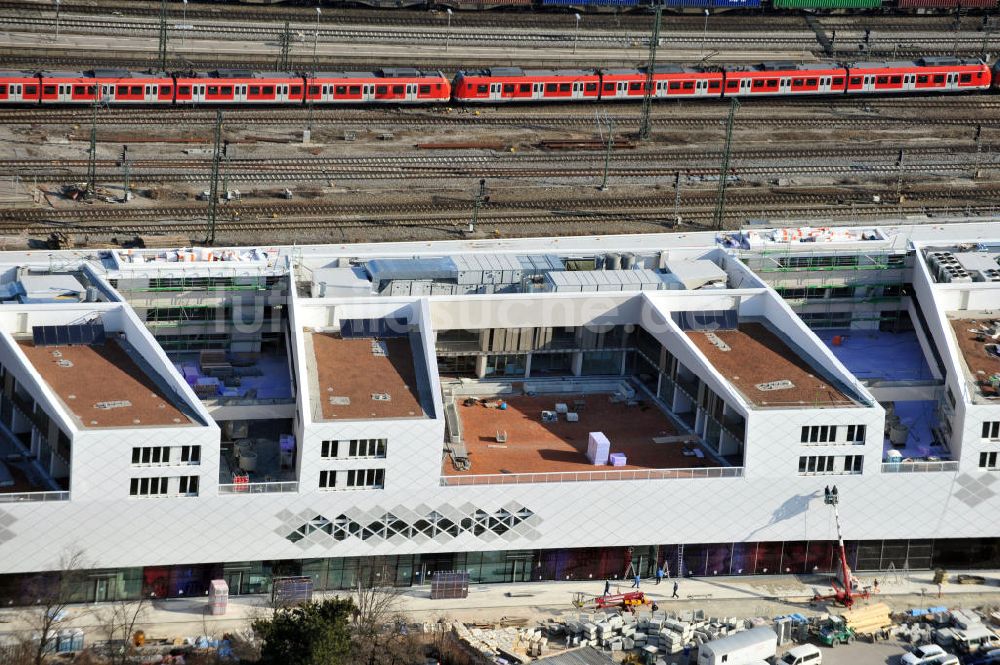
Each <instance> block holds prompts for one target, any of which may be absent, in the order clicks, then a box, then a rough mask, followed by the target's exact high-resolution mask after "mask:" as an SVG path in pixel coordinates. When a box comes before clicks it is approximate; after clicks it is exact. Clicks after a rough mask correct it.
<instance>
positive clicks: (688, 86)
mask: <svg viewBox="0 0 1000 665" xmlns="http://www.w3.org/2000/svg"><path fill="white" fill-rule="evenodd" d="M684 89H685V90H694V82H693V81H684Z"/></svg>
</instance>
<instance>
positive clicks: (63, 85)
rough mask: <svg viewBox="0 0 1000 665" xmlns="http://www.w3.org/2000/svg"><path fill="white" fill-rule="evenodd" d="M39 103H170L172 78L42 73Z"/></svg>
mask: <svg viewBox="0 0 1000 665" xmlns="http://www.w3.org/2000/svg"><path fill="white" fill-rule="evenodd" d="M40 77H41V86H42V88H41V94H40V100H41V102H42V104H93V103H94V102H95V101H100V102H102V103H105V104H111V105H115V104H144V105H146V104H171V103H173V100H174V79H173V78H172V77H171V76H170V75H169V74H166V73H164V72H130V71H127V70H124V69H95V70H90V71H86V72H42V73H41V74H40Z"/></svg>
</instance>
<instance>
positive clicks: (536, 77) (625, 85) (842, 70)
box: [0, 57, 1000, 106]
mask: <svg viewBox="0 0 1000 665" xmlns="http://www.w3.org/2000/svg"><path fill="white" fill-rule="evenodd" d="M998 72H1000V69H998V68H997V67H996V66H995V67H994V69H993V72H991V71H990V68H989V67H988V66H987V65H986V63H984V62H982V61H980V60H963V59H960V58H947V57H937V58H929V57H928V58H920V59H918V60H911V61H902V62H858V63H853V64H850V65H846V66H842V65H837V64H833V63H805V64H799V63H794V62H765V63H761V64H757V65H749V66H747V65H741V66H723V67H719V68H715V69H708V68H697V67H678V66H676V65H666V66H658V67H657V68H656V70H655V71H654V72H653V77H652V82H653V92H652V94H653V96H654V97H655V98H657V99H680V98H707V97H723V98H724V97H741V98H745V97H764V96H780V97H791V96H799V95H841V94H848V95H865V94H905V93H928V92H934V93H955V92H966V91H974V90H986V89H989V88H990V85H991V83H993V85H994V87H996V86H997V82H998V80H1000V76H998ZM645 87H646V71H645V70H644V69H556V70H541V69H521V68H520V67H492V68H489V69H483V70H476V71H460V72H458V73H457V74H456V75H455V78H454V80H452V81H449V80H448V79H447V78H446V77H445V75H444V74H443V73H441V72H425V71H421V70H419V69H415V68H409V67H397V68H382V69H379V70H376V71H372V72H318V73H316V74H300V73H294V72H254V71H250V70H216V71H212V72H187V73H180V74H167V73H165V72H145V73H141V72H130V71H126V70H109V69H105V70H102V69H98V70H91V71H87V72H76V73H67V72H40V73H32V72H24V71H11V72H0V104H30V103H37V104H45V105H48V104H53V105H54V104H92V103H94V100H95V99H100V100H101V101H102V102H104V103H107V104H109V105H119V104H142V105H169V104H174V105H179V106H194V105H213V104H218V105H226V106H252V105H301V104H304V103H315V104H322V105H338V104H355V105H357V104H392V105H410V104H412V105H419V104H442V103H448V102H457V103H469V104H501V103H517V102H520V103H531V102H584V101H594V102H596V101H609V100H628V99H642V98H643V96H644V95H645Z"/></svg>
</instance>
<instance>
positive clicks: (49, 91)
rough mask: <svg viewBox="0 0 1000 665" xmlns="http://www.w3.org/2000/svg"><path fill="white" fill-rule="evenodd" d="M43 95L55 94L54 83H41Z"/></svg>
mask: <svg viewBox="0 0 1000 665" xmlns="http://www.w3.org/2000/svg"><path fill="white" fill-rule="evenodd" d="M42 94H43V95H54V94H56V87H55V86H54V85H43V86H42Z"/></svg>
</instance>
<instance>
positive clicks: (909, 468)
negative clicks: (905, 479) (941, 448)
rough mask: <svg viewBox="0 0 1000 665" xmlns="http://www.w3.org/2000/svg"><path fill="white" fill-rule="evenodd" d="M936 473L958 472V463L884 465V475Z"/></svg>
mask: <svg viewBox="0 0 1000 665" xmlns="http://www.w3.org/2000/svg"><path fill="white" fill-rule="evenodd" d="M934 471H958V462H955V461H953V460H948V461H942V462H891V463H883V464H882V473H927V472H934Z"/></svg>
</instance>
